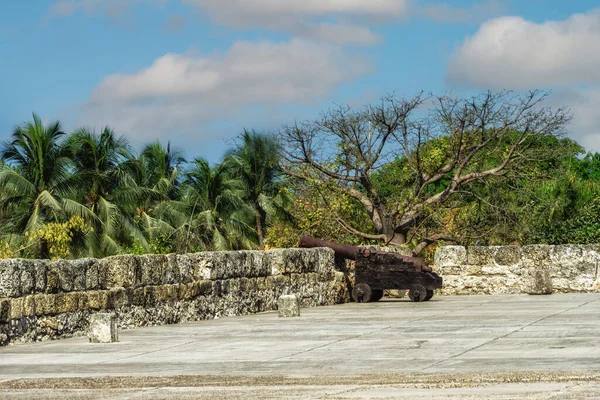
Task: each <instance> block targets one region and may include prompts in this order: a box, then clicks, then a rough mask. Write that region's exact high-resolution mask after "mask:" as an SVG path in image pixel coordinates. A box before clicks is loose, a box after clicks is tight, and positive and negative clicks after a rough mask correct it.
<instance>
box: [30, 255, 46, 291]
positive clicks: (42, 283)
mask: <svg viewBox="0 0 600 400" xmlns="http://www.w3.org/2000/svg"><path fill="white" fill-rule="evenodd" d="M31 261H32V262H33V270H34V274H35V291H36V293H44V292H46V274H47V272H48V264H50V261H48V260H31Z"/></svg>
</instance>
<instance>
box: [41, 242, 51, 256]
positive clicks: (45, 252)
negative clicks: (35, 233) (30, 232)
mask: <svg viewBox="0 0 600 400" xmlns="http://www.w3.org/2000/svg"><path fill="white" fill-rule="evenodd" d="M40 258H41V259H42V260H49V259H50V249H49V248H48V241H47V240H46V239H40Z"/></svg>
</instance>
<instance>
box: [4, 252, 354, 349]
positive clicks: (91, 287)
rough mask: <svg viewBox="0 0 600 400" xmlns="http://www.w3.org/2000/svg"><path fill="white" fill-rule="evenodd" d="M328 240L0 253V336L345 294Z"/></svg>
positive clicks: (74, 330) (37, 335) (329, 300)
mask: <svg viewBox="0 0 600 400" xmlns="http://www.w3.org/2000/svg"><path fill="white" fill-rule="evenodd" d="M334 264H335V262H334V253H333V250H330V249H323V248H319V249H281V250H272V251H266V252H261V251H229V252H202V253H193V254H169V255H143V256H133V255H123V256H114V257H107V258H103V259H91V258H88V259H79V260H56V261H46V260H25V259H8V260H0V345H6V344H8V343H10V342H17V341H40V340H48V339H56V338H61V337H71V336H81V335H85V334H86V333H87V331H88V328H89V320H90V315H91V314H94V313H105V312H113V313H115V314H116V316H117V319H118V325H119V329H128V328H133V327H137V326H146V325H162V324H172V323H178V322H186V321H196V320H202V319H210V318H218V317H223V316H234V315H242V314H249V313H256V312H261V311H267V310H275V309H277V299H278V298H279V297H280V296H281V295H287V294H294V295H296V296H298V297H299V299H300V301H301V303H302V306H303V307H311V306H318V305H328V304H336V303H343V302H347V301H349V294H348V291H347V288H346V283H345V280H344V275H343V273H341V272H337V271H336V270H335V267H334Z"/></svg>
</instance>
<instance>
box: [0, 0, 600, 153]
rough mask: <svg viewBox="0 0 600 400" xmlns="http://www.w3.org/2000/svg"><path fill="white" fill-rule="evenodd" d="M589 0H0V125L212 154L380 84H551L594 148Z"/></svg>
mask: <svg viewBox="0 0 600 400" xmlns="http://www.w3.org/2000/svg"><path fill="white" fill-rule="evenodd" d="M599 6H600V5H598V2H597V1H592V0H577V1H574V0H572V1H564V0H512V1H511V0H487V1H467V0H464V1H463V0H452V1H451V0H446V1H445V2H444V0H439V1H429V0H369V1H367V0H301V1H296V0H285V1H284V0H62V1H56V0H27V1H23V0H4V1H3V2H2V5H0V57H1V59H2V61H3V62H2V63H0V89H1V93H2V96H1V97H0V140H5V139H7V138H8V136H9V135H10V133H11V131H12V130H13V129H14V127H15V126H16V125H18V124H20V123H22V122H23V121H25V120H29V119H30V118H31V113H32V112H36V113H38V114H40V116H41V117H42V118H43V120H45V121H54V120H60V121H61V122H62V123H63V126H64V128H65V129H66V130H67V131H69V130H72V129H75V128H77V127H79V126H90V127H94V128H96V129H98V130H99V129H100V128H102V127H103V126H105V125H108V126H110V127H112V128H114V129H115V130H116V131H117V133H119V134H125V135H127V136H128V137H129V138H130V140H131V141H132V143H133V144H134V145H135V146H136V148H138V149H139V146H141V144H143V143H145V142H148V141H152V140H155V139H160V140H163V141H167V140H170V141H171V142H172V143H173V144H175V145H176V146H178V147H181V148H183V149H184V150H185V154H186V156H188V157H189V158H193V157H198V156H199V157H205V158H207V159H209V160H210V161H218V160H219V159H220V157H221V155H222V153H223V152H224V150H225V149H226V147H227V143H228V140H230V139H232V138H233V137H235V136H236V135H237V134H238V133H239V132H240V131H241V130H242V129H243V128H254V129H258V130H270V129H276V128H277V127H278V126H281V125H282V124H285V123H292V122H293V121H294V120H303V119H310V118H313V117H317V116H318V113H319V111H320V110H322V109H324V108H327V107H330V106H332V105H333V104H334V103H348V104H352V105H356V106H360V105H364V104H365V103H366V102H369V101H376V100H377V99H378V98H379V97H380V96H383V95H385V94H386V93H390V92H395V93H396V94H397V95H398V96H410V95H412V94H414V93H416V92H418V91H420V90H424V91H426V92H433V93H434V94H443V93H446V92H448V91H451V92H453V93H455V94H458V95H468V94H471V93H477V92H481V91H485V90H488V89H492V90H502V89H515V90H527V89H547V90H552V93H553V94H552V96H551V97H550V98H549V100H548V102H549V105H553V106H561V105H565V106H568V107H570V108H571V110H572V111H573V115H574V120H573V123H572V124H571V127H570V133H569V134H570V136H571V137H573V138H574V139H576V140H577V141H579V142H580V143H581V144H582V145H584V146H585V147H586V148H587V149H588V150H593V151H600V113H598V111H597V110H599V109H600V68H598V66H600V8H597V9H595V8H594V7H599Z"/></svg>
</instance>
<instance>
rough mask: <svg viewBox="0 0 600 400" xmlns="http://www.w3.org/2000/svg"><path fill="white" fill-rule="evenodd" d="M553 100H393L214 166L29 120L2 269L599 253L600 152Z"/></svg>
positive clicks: (242, 150)
mask: <svg viewBox="0 0 600 400" xmlns="http://www.w3.org/2000/svg"><path fill="white" fill-rule="evenodd" d="M546 98H547V93H544V92H538V91H532V92H528V93H525V94H513V93H511V92H498V93H493V92H488V93H483V94H481V95H479V96H475V97H468V98H456V97H453V96H448V95H444V96H438V97H434V96H426V95H424V94H422V93H421V94H418V95H416V96H414V97H411V98H408V99H402V98H397V97H395V96H392V95H388V96H385V97H383V98H382V99H381V101H379V102H376V103H373V104H369V105H366V106H364V107H362V108H355V107H349V106H339V107H335V108H333V109H330V110H327V111H324V112H323V113H322V114H321V116H320V117H319V118H317V119H314V120H308V121H303V122H296V123H294V124H291V125H285V126H282V127H281V128H280V129H277V130H275V131H273V132H256V131H253V130H245V129H244V130H242V132H241V133H240V134H239V135H238V136H237V140H236V141H235V143H234V144H233V145H232V146H231V147H230V148H229V149H228V150H227V151H225V152H224V154H223V157H222V159H221V162H219V163H214V164H213V165H211V164H210V163H209V162H208V161H207V160H206V159H204V158H202V157H197V156H196V157H194V155H191V156H192V157H191V158H186V157H184V154H183V152H182V151H181V150H180V149H176V148H174V147H172V146H171V144H170V143H168V142H167V143H166V144H163V143H162V142H160V141H154V142H152V143H148V144H147V145H145V146H143V147H141V149H140V152H139V153H136V152H135V151H134V149H133V148H132V146H131V145H130V144H129V142H128V140H127V137H126V136H125V135H123V134H117V133H116V132H114V131H113V130H112V129H110V128H108V127H107V128H104V129H103V130H101V131H100V132H99V133H96V132H94V131H93V130H92V129H89V128H80V129H76V130H75V131H73V132H69V133H67V132H64V131H63V129H62V127H61V124H60V123H59V122H52V123H49V124H43V123H42V120H41V118H40V117H39V116H38V115H37V114H33V118H32V121H28V122H24V123H22V124H21V125H19V126H17V127H16V128H15V129H14V131H13V132H12V133H11V134H10V137H9V139H8V140H7V141H5V142H4V143H3V145H2V147H1V149H0V226H1V227H2V228H1V229H0V257H44V258H49V257H53V258H56V257H67V258H68V257H71V258H74V257H84V256H94V257H104V256H108V255H113V254H120V253H148V252H152V253H168V252H190V251H198V250H236V249H267V248H273V247H284V246H285V247H287V246H294V245H295V243H296V242H297V240H298V238H299V236H300V235H302V234H311V235H313V236H317V237H321V238H323V239H327V240H334V241H339V242H344V243H352V244H356V245H361V244H380V245H402V244H403V245H408V246H410V248H411V249H412V250H413V252H414V253H415V254H422V253H424V252H427V251H429V250H428V246H429V245H431V244H433V243H437V242H440V241H442V242H447V243H448V242H450V243H460V244H466V245H469V244H482V245H492V244H493V245H499V244H508V243H514V244H528V243H552V244H556V243H592V242H600V154H598V153H588V154H586V153H585V151H584V149H583V148H582V147H581V146H580V145H579V144H578V143H576V142H575V141H573V140H570V139H568V138H566V137H565V132H566V129H567V127H568V125H569V122H570V120H571V115H570V113H569V112H568V110H567V109H565V108H556V109H553V108H550V107H547V106H546V105H545V100H546Z"/></svg>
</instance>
